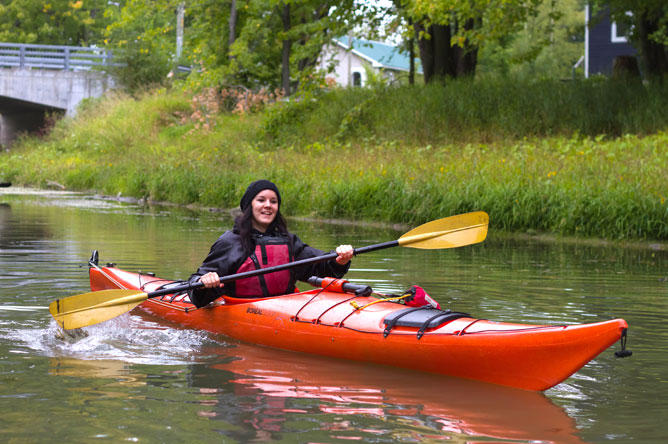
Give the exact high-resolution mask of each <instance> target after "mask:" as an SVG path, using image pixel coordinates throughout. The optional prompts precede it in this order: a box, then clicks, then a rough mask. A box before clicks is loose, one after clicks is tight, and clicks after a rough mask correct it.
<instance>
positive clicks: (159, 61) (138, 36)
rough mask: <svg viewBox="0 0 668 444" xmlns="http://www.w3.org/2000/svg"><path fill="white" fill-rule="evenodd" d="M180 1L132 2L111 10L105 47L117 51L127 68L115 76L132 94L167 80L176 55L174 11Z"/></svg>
mask: <svg viewBox="0 0 668 444" xmlns="http://www.w3.org/2000/svg"><path fill="white" fill-rule="evenodd" d="M180 1H181V0H168V1H165V2H158V3H156V2H153V1H149V0H128V1H127V2H126V3H125V5H124V6H123V7H121V8H109V9H107V11H106V13H105V16H106V17H107V19H108V20H110V22H111V24H110V25H109V26H108V27H107V28H106V32H105V43H106V44H107V45H109V46H111V47H112V48H114V49H115V51H114V54H115V58H116V61H117V62H119V63H121V64H122V65H123V66H120V67H118V68H117V69H116V70H115V72H114V74H115V75H116V77H117V79H118V81H119V82H120V83H121V84H122V85H124V86H125V87H126V88H127V89H128V90H130V91H131V92H134V91H138V90H141V89H145V88H147V87H150V86H151V85H154V84H161V83H163V82H164V81H165V80H166V78H167V74H168V73H169V71H170V69H171V68H172V60H173V57H174V51H175V41H176V37H175V34H176V15H175V12H174V11H175V10H176V7H177V6H178V3H180Z"/></svg>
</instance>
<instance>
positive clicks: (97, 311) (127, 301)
mask: <svg viewBox="0 0 668 444" xmlns="http://www.w3.org/2000/svg"><path fill="white" fill-rule="evenodd" d="M147 298H148V295H147V294H146V293H144V292H143V291H140V290H102V291H94V292H91V293H84V294H78V295H76V296H70V297H67V298H63V299H58V300H56V301H53V302H52V303H51V305H49V311H50V312H51V315H52V316H53V318H54V319H55V320H56V322H58V324H60V326H61V327H63V329H65V330H73V329H75V328H81V327H87V326H89V325H93V324H97V323H100V322H103V321H106V320H108V319H111V318H115V317H116V316H120V315H122V314H123V313H126V312H128V311H130V310H132V309H133V308H135V307H136V306H137V305H139V304H141V303H142V302H144V301H145V300H146V299H147Z"/></svg>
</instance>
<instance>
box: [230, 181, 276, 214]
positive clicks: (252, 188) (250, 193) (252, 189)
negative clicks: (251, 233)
mask: <svg viewBox="0 0 668 444" xmlns="http://www.w3.org/2000/svg"><path fill="white" fill-rule="evenodd" d="M262 190H272V191H274V192H275V193H276V197H277V198H278V207H279V208H280V207H281V193H279V192H278V187H277V186H276V184H275V183H274V182H271V181H269V180H264V179H262V180H256V181H255V182H253V183H251V184H250V185H248V188H246V192H245V193H244V195H243V197H242V198H241V203H240V205H239V206H240V207H241V211H246V208H248V206H249V205H250V203H251V202H252V201H253V198H254V197H255V196H257V194H258V193H259V192H260V191H262Z"/></svg>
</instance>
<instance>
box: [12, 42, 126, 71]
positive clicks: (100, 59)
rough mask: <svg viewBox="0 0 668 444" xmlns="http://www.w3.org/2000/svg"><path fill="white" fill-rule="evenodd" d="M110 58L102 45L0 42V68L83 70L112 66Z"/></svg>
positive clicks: (110, 54)
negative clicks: (90, 46) (95, 46)
mask: <svg viewBox="0 0 668 444" xmlns="http://www.w3.org/2000/svg"><path fill="white" fill-rule="evenodd" d="M112 58H113V57H112V53H111V51H110V50H106V49H101V48H89V47H82V46H54V45H32V44H26V43H3V42H0V68H40V69H57V70H66V71H85V70H90V69H91V68H93V67H106V66H115V65H116V64H115V63H113V62H112Z"/></svg>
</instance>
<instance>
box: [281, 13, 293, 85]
mask: <svg viewBox="0 0 668 444" xmlns="http://www.w3.org/2000/svg"><path fill="white" fill-rule="evenodd" d="M281 20H282V21H283V31H285V32H286V33H287V32H289V31H290V27H291V26H290V4H285V5H283V10H282V11H281ZM291 47H292V41H291V40H290V39H289V38H287V37H286V38H285V40H283V53H282V58H281V87H282V88H283V93H284V94H285V95H286V96H290V48H291Z"/></svg>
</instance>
